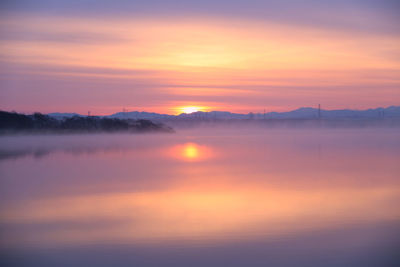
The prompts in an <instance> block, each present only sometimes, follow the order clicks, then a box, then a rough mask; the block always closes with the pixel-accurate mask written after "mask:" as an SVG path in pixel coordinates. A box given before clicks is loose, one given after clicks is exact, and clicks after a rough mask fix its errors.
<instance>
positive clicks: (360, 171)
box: [0, 129, 400, 266]
mask: <svg viewBox="0 0 400 267" xmlns="http://www.w3.org/2000/svg"><path fill="white" fill-rule="evenodd" d="M0 177H1V178H0V186H1V189H0V200H1V202H0V231H1V232H0V233H1V241H0V242H1V243H0V248H1V252H0V257H1V259H0V261H1V262H0V263H3V265H4V266H400V265H398V264H399V263H400V257H399V255H397V252H398V249H399V247H400V208H399V205H400V131H399V130H398V129H353V130H349V129H347V130H340V129H334V130H327V129H325V130H322V129H321V130H304V129H303V130H293V129H292V130H290V129H287V130H282V129H280V130H278V129H275V130H269V131H268V130H256V129H254V130H246V131H244V130H242V131H239V130H230V131H228V130H221V129H202V130H190V131H189V130H187V131H180V132H179V133H177V134H161V135H119V134H115V135H68V136H67V135H64V136H15V137H4V136H3V137H0Z"/></svg>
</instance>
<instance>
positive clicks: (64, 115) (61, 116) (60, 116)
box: [47, 112, 83, 119]
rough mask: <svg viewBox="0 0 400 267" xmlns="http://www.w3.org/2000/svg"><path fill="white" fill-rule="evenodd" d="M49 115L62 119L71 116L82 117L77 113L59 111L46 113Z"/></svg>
mask: <svg viewBox="0 0 400 267" xmlns="http://www.w3.org/2000/svg"><path fill="white" fill-rule="evenodd" d="M47 115H49V116H50V117H53V118H55V119H63V118H71V117H75V116H78V117H83V115H81V114H78V113H59V112H54V113H49V114H47Z"/></svg>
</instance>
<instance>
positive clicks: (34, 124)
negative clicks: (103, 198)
mask: <svg viewBox="0 0 400 267" xmlns="http://www.w3.org/2000/svg"><path fill="white" fill-rule="evenodd" d="M0 130H2V131H56V132H117V131H132V132H143V131H164V132H171V131H172V129H171V128H169V127H167V126H165V125H163V124H159V123H154V122H152V121H150V120H131V119H124V120H122V119H116V118H113V119H111V118H102V117H82V116H74V117H70V118H62V119H55V118H52V117H50V116H48V115H44V114H41V113H34V114H32V115H24V114H19V113H15V112H6V111H0Z"/></svg>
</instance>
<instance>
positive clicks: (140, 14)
mask: <svg viewBox="0 0 400 267" xmlns="http://www.w3.org/2000/svg"><path fill="white" fill-rule="evenodd" d="M1 7H2V9H1V14H2V16H1V19H0V33H1V34H0V47H1V52H0V64H1V72H0V83H1V87H2V89H1V91H0V105H1V108H2V109H5V110H18V111H23V112H33V111H41V112H54V111H61V112H80V113H83V114H86V113H87V111H88V110H91V111H92V114H109V113H113V112H117V111H121V110H122V108H123V107H124V108H126V109H128V110H147V111H154V112H160V113H169V114H177V113H181V112H182V111H184V107H190V106H196V107H202V109H204V110H231V111H236V112H249V111H253V112H261V111H262V110H263V109H264V108H267V109H268V110H276V111H283V110H289V109H293V108H297V107H300V106H311V105H316V104H317V103H323V107H324V108H327V109H334V108H369V107H377V106H388V105H397V104H398V101H399V99H400V90H399V88H400V87H399V86H400V81H399V73H400V61H399V52H400V51H399V47H400V35H399V32H400V29H399V27H398V25H400V23H399V19H398V12H399V5H398V3H397V2H396V1H373V0H368V1H335V2H334V3H331V2H330V1H329V2H328V1H313V0H308V1H279V2H277V1H257V0H251V1H234V2H232V1H218V2H217V3H216V2H215V1H212V2H211V1H202V2H201V3H199V2H198V1H195V2H194V1H185V3H182V2H181V1H146V3H144V2H143V1H120V2H119V3H118V4H117V3H114V4H113V5H110V3H109V2H108V1H96V4H95V5H94V4H92V3H91V1H79V2H78V3H69V2H65V1H40V2H38V1H7V2H6V3H2V4H1Z"/></svg>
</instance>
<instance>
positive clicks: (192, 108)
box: [180, 106, 202, 114]
mask: <svg viewBox="0 0 400 267" xmlns="http://www.w3.org/2000/svg"><path fill="white" fill-rule="evenodd" d="M180 110H181V111H182V112H183V113H186V114H190V113H193V112H197V111H201V110H202V108H201V107H195V106H188V107H182V108H180Z"/></svg>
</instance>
